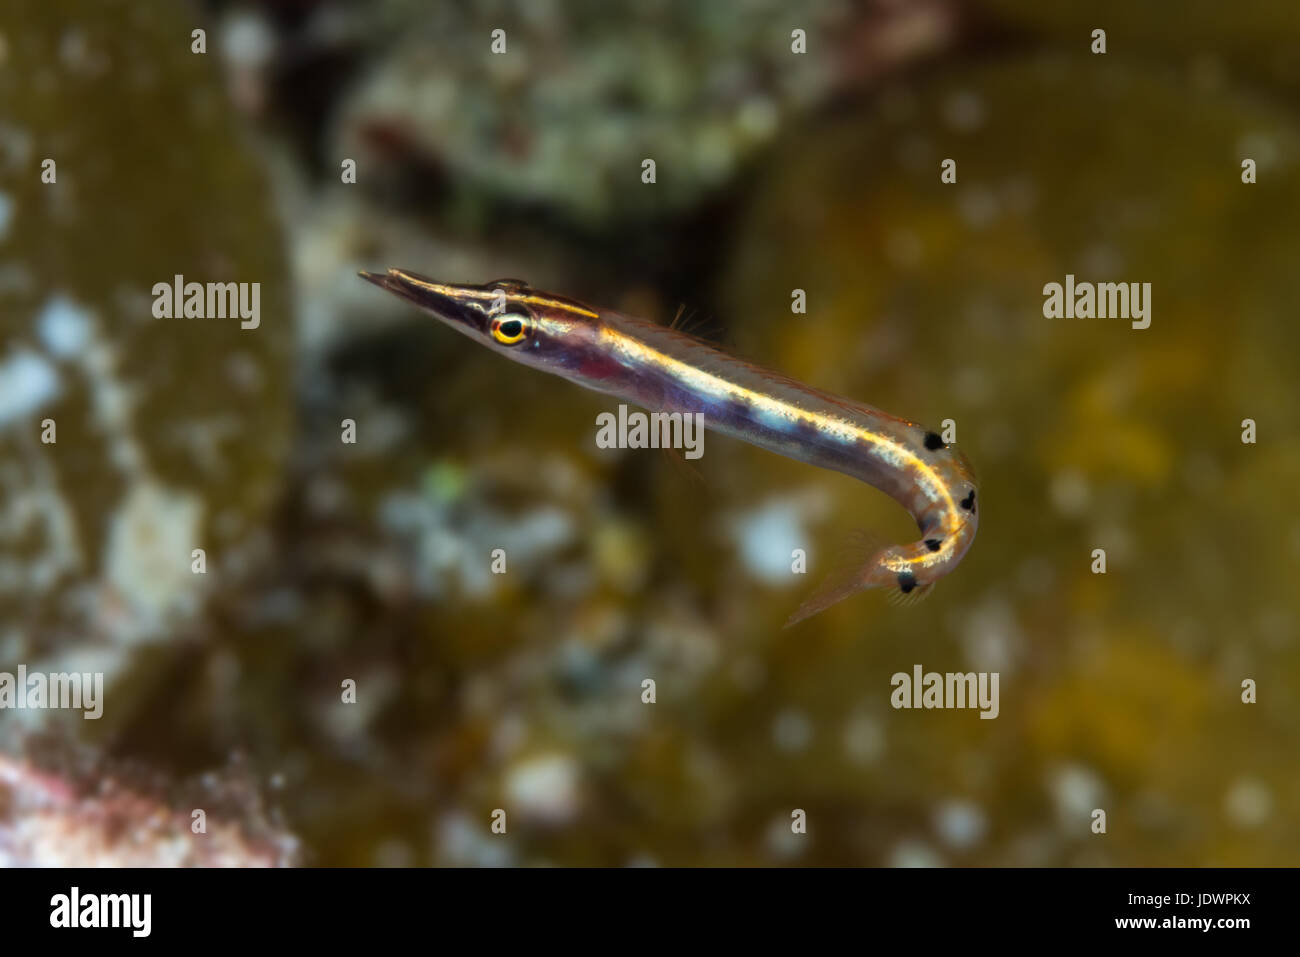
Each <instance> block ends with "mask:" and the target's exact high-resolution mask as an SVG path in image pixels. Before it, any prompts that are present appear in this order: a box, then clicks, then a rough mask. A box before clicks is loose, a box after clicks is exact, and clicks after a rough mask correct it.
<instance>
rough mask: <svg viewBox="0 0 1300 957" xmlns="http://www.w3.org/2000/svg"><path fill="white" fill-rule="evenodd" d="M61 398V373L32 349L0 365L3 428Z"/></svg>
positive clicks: (25, 350)
mask: <svg viewBox="0 0 1300 957" xmlns="http://www.w3.org/2000/svg"><path fill="white" fill-rule="evenodd" d="M58 394H59V376H58V373H56V372H55V371H54V367H53V366H52V365H50V363H49V362H48V361H46V360H45V359H43V358H42V357H41V356H40V355H38V354H37V353H35V352H33V351H31V350H30V349H22V350H19V351H18V352H15V353H14V354H13V355H11V356H10V357H9V358H8V359H6V360H4V361H3V362H0V426H4V425H7V424H9V423H10V422H13V421H15V420H16V419H21V418H24V417H25V416H28V415H31V414H32V413H33V412H35V411H36V410H37V409H39V408H41V407H42V406H44V405H45V404H46V403H48V402H50V401H51V400H53V399H54V398H56V397H57V396H58Z"/></svg>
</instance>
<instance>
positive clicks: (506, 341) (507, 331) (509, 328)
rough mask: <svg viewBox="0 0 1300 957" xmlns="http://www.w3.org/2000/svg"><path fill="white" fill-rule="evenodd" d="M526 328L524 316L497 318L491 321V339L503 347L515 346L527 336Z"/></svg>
mask: <svg viewBox="0 0 1300 957" xmlns="http://www.w3.org/2000/svg"><path fill="white" fill-rule="evenodd" d="M528 326H529V322H528V319H527V318H526V317H525V316H519V315H513V314H512V315H505V316H497V317H496V318H495V319H493V320H492V338H493V339H495V340H496V341H497V342H499V343H500V344H501V345H503V346H513V345H517V344H518V343H520V342H523V340H524V337H525V336H527V335H528Z"/></svg>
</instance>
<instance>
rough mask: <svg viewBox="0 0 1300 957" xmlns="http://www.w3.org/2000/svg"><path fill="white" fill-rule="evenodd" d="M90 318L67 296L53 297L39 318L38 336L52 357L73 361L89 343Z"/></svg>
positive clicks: (37, 320)
mask: <svg viewBox="0 0 1300 957" xmlns="http://www.w3.org/2000/svg"><path fill="white" fill-rule="evenodd" d="M91 323H92V319H91V315H90V312H89V311H87V310H86V309H83V308H82V307H81V306H79V305H77V304H76V303H75V302H73V301H72V300H71V299H69V298H67V297H66V296H53V297H51V298H50V300H49V301H48V302H47V303H46V304H45V308H44V309H42V310H41V313H40V315H39V316H37V317H36V334H37V335H38V336H40V338H41V344H42V345H43V346H45V348H46V350H48V351H49V353H50V355H52V356H54V357H55V358H56V359H71V358H72V357H74V356H76V355H77V354H79V353H80V352H81V350H82V349H84V348H85V347H86V343H87V342H89V341H90V333H91Z"/></svg>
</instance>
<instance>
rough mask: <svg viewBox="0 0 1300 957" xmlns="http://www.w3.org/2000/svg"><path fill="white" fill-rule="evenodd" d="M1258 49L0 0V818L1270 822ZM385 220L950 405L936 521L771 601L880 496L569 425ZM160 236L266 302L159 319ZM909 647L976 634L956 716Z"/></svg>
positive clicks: (758, 346)
mask: <svg viewBox="0 0 1300 957" xmlns="http://www.w3.org/2000/svg"><path fill="white" fill-rule="evenodd" d="M1097 28H1102V29H1105V30H1106V33H1107V46H1108V50H1107V52H1106V53H1105V55H1095V54H1093V53H1092V52H1090V46H1091V44H1092V37H1091V33H1092V31H1093V30H1094V29H1097ZM198 29H201V30H203V31H205V33H204V37H205V41H206V52H205V53H202V54H198V53H195V52H192V49H191V45H192V43H193V42H194V41H193V40H192V31H194V30H198ZM495 29H503V30H505V31H506V36H507V52H506V53H505V54H502V55H492V54H491V53H490V44H491V34H492V31H493V30H495ZM794 29H801V30H804V31H806V35H807V53H804V54H794V53H792V52H791V31H792V30H794ZM1297 48H1300V20H1298V19H1297V18H1296V16H1295V10H1294V5H1293V4H1292V3H1289V2H1286V0H1276V2H1260V0H1243V2H1240V3H1236V4H1232V5H1227V6H1225V5H1222V4H1219V3H1211V2H1209V0H1187V2H1183V3H1178V4H1172V3H1171V4H1161V3H1149V4H1132V3H1128V2H1121V0H1105V2H1095V3H1090V4H1069V5H1058V4H1047V5H1045V4H1042V3H1038V2H1031V0H983V2H971V3H965V2H957V0H916V2H891V0H875V2H860V3H853V2H846V0H795V2H781V0H746V2H743V3H735V4H712V3H694V2H688V0H653V2H646V3H638V4H632V5H622V4H618V5H615V4H609V3H603V2H597V0H572V2H564V0H553V2H523V0H520V2H480V3H474V4H429V3H423V2H417V0H375V2H366V3H360V2H357V3H351V2H341V0H268V2H265V3H252V2H246V3H235V2H224V0H211V2H207V3H193V4H187V3H175V2H170V0H168V2H163V0H142V2H135V3H127V2H124V0H116V2H103V3H92V2H89V0H84V2H73V0H58V2H54V3H49V2H45V0H10V2H8V3H6V5H5V9H4V11H3V14H2V15H0V671H9V672H12V671H14V670H15V669H16V668H17V666H18V664H20V663H22V664H25V665H26V666H27V667H28V668H30V669H33V670H46V671H68V670H77V671H102V672H104V674H105V675H106V682H107V690H106V700H105V707H104V715H103V717H102V718H101V719H100V720H98V721H84V720H82V718H81V716H80V714H79V713H60V712H32V711H16V710H5V711H0V862H7V863H62V862H67V863H75V862H90V861H94V862H98V863H131V862H139V861H148V862H154V863H189V864H210V863H248V864H286V863H306V864H319V865H362V866H365V865H397V866H404V865H512V864H517V865H533V864H554V865H635V864H662V865H752V864H759V865H761V864H796V865H899V866H902V865H917V866H931V865H933V866H944V865H948V866H962V865H1074V866H1091V865H1123V866H1132V865H1294V864H1295V863H1296V862H1297V861H1298V860H1300V827H1298V826H1297V821H1298V820H1300V813H1298V812H1300V773H1298V765H1297V752H1298V748H1300V709H1298V708H1297V697H1298V692H1300V643H1298V640H1300V596H1298V594H1297V591H1296V589H1295V588H1294V585H1293V582H1292V579H1291V575H1292V574H1293V573H1294V570H1295V568H1296V566H1297V563H1300V519H1297V518H1296V517H1295V513H1294V509H1292V508H1291V507H1290V506H1291V503H1290V500H1291V498H1292V497H1293V494H1294V490H1295V489H1296V488H1298V487H1300V438H1298V436H1300V401H1298V399H1300V395H1298V393H1297V386H1296V381H1297V361H1296V355H1297V348H1298V347H1300V332H1298V331H1297V329H1298V328H1300V327H1297V324H1296V321H1295V308H1296V303H1297V301H1300V269H1297V267H1296V264H1297V263H1300V178H1298V177H1300V102H1298V100H1297V97H1300V58H1297V57H1296V55H1295V51H1296V50H1297ZM645 157H652V158H654V159H655V160H656V163H657V182H656V183H655V184H654V185H646V184H643V183H642V181H641V161H642V159H643V158H645ZM947 157H953V158H955V159H956V160H957V163H958V182H957V183H956V184H955V185H945V184H942V183H940V180H939V166H940V163H941V161H942V160H943V159H944V158H947ZM1246 157H1251V158H1254V159H1255V160H1256V161H1257V165H1258V182H1257V183H1256V184H1253V185H1245V184H1243V183H1242V181H1241V161H1242V159H1243V158H1246ZM46 158H54V159H55V160H56V161H57V182H56V183H54V184H47V183H43V182H42V181H41V162H42V160H44V159H46ZM344 160H353V161H355V163H356V182H355V183H344V182H343V181H342V176H341V169H342V166H341V164H342V163H343V162H344ZM387 266H402V267H408V268H411V269H415V270H418V271H421V272H425V273H428V274H431V275H435V276H438V277H439V278H445V279H448V280H452V281H466V282H485V281H488V280H491V279H494V278H498V277H502V276H519V277H523V278H525V279H527V280H528V281H529V282H530V283H532V284H533V285H535V286H538V287H540V288H543V289H548V290H554V291H556V292H560V293H562V294H565V295H568V296H572V297H575V298H578V299H581V300H585V301H588V302H591V303H594V304H599V305H603V306H608V307H612V308H616V309H620V310H622V311H625V312H629V313H633V314H637V315H643V316H647V317H650V318H657V319H660V320H664V321H667V320H669V319H671V318H672V317H673V315H674V313H675V312H676V311H677V309H678V307H679V306H684V307H685V308H686V309H687V310H688V311H689V312H691V313H694V314H696V315H697V316H699V317H701V318H702V319H703V320H704V321H705V322H706V323H707V324H708V325H709V326H710V327H712V329H713V330H714V332H715V333H716V336H717V337H719V338H720V339H721V340H722V341H723V342H724V343H725V344H726V345H727V347H728V348H731V349H733V350H735V351H736V352H738V353H739V354H741V355H743V356H745V357H747V358H750V359H752V360H753V361H755V362H758V363H760V364H762V365H765V366H768V367H770V368H774V369H777V370H779V371H781V372H783V373H786V374H789V375H791V376H794V377H796V378H799V379H801V380H803V381H805V382H807V383H809V384H811V385H814V386H817V387H820V388H824V389H828V390H830V391H834V392H839V393H843V394H846V395H849V396H853V397H855V398H858V399H861V400H863V401H866V402H869V403H871V404H873V405H876V406H879V407H880V408H882V409H885V410H888V411H890V412H893V413H896V414H899V415H904V416H907V417H909V418H914V419H917V420H919V421H923V422H927V423H931V424H933V425H937V424H938V423H939V422H941V421H942V420H944V419H948V418H951V419H953V420H954V421H955V422H956V423H957V428H958V441H959V443H960V444H961V446H962V448H963V450H964V451H965V452H966V453H967V454H968V455H969V456H970V457H971V459H972V460H973V461H974V463H975V465H976V467H977V470H978V472H979V475H980V479H981V490H980V497H981V503H982V516H981V529H980V533H979V537H978V539H977V540H976V542H975V545H974V546H973V548H972V550H971V552H970V554H969V555H968V556H967V558H966V559H965V560H964V562H963V563H962V565H961V566H960V568H959V569H958V570H957V571H956V572H955V573H954V574H953V575H952V576H951V577H949V578H948V579H946V580H944V581H943V582H942V583H941V584H940V585H939V587H938V588H937V589H936V593H935V595H934V596H933V597H931V598H929V599H928V600H927V601H926V602H924V603H922V604H920V605H917V606H915V607H910V608H896V607H893V606H891V605H889V604H887V603H886V602H885V601H884V599H883V598H882V597H881V596H880V595H866V596H862V597H858V598H855V599H853V600H851V601H848V602H845V603H842V604H840V605H836V606H834V607H833V608H832V609H830V610H829V611H828V612H826V613H825V614H823V615H821V616H819V617H817V618H814V619H812V620H810V621H809V622H807V623H805V624H803V625H801V626H799V627H797V628H795V629H792V630H789V631H783V630H782V629H781V623H782V622H783V621H784V620H785V617H786V616H787V615H788V614H789V612H790V611H791V610H792V609H793V608H794V607H795V606H796V605H797V604H798V603H799V601H800V600H802V598H803V597H804V596H805V595H806V593H807V592H808V591H809V590H810V589H811V588H812V586H813V585H814V584H815V582H816V580H817V579H818V578H819V577H820V576H821V574H823V573H824V572H825V571H826V569H827V567H828V564H829V562H830V561H831V557H832V555H833V554H834V552H835V549H836V547H837V545H838V543H839V541H840V539H841V538H842V537H843V535H844V534H845V532H847V531H849V530H851V529H856V528H862V527H865V528H870V529H873V530H878V531H879V532H880V533H881V534H883V535H886V536H896V539H895V540H898V541H908V540H910V539H911V537H912V536H913V534H914V530H913V528H912V527H911V522H910V520H908V518H907V517H906V515H905V513H904V512H903V511H902V509H900V508H899V507H898V506H897V505H896V504H895V503H894V502H892V501H891V500H889V499H888V498H886V497H885V496H884V495H883V494H881V493H878V492H876V491H875V490H873V489H870V488H867V487H865V486H862V485H860V484H858V483H855V482H853V481H851V480H849V479H847V478H845V477H842V476H838V475H834V474H830V473H826V472H822V471H820V470H817V469H814V468H812V467H809V466H806V465H803V464H801V463H797V462H791V461H786V460H784V459H781V458H779V457H776V456H773V455H770V454H768V453H765V452H761V451H759V450H757V449H753V448H750V447H749V446H747V445H744V444H742V443H737V442H732V441H729V440H726V439H722V438H718V437H715V436H712V435H711V436H710V437H709V439H708V440H707V441H706V449H707V454H706V455H705V456H704V458H703V459H702V460H701V462H700V463H699V465H700V472H701V474H702V483H701V484H699V485H693V484H691V482H690V480H689V479H688V478H685V477H683V476H682V475H681V474H680V472H679V471H678V470H676V469H675V468H674V467H673V466H672V464H671V463H670V462H668V461H666V460H665V459H664V458H663V457H662V456H660V455H659V454H657V453H650V452H639V451H627V452H621V453H616V452H608V451H602V450H600V449H597V448H596V446H595V442H594V434H595V425H594V423H595V417H596V415H597V414H598V413H600V412H602V411H606V410H608V409H610V408H612V407H613V403H611V402H609V401H608V400H606V399H604V398H602V397H600V396H598V395H595V394H594V393H587V392H584V391H582V390H580V389H577V388H576V387H573V386H571V385H569V384H567V383H565V382H563V381H561V380H559V379H555V378H551V377H548V376H545V375H543V374H541V373H537V372H533V371H530V370H527V369H524V368H522V367H520V366H517V365H514V364H511V363H508V362H505V361H503V360H502V359H500V358H499V357H497V356H494V355H492V354H490V353H489V351H488V350H486V349H483V348H481V347H479V346H478V345H475V344H473V343H471V342H469V341H467V340H465V339H464V338H461V337H458V336H455V335H453V334H451V333H450V332H449V331H448V330H446V329H444V328H442V327H439V326H437V325H436V324H434V323H433V322H432V321H431V320H428V319H426V318H424V317H422V316H421V315H419V314H417V313H416V312H415V311H414V310H412V309H410V308H408V307H406V306H404V305H403V304H402V303H400V302H397V301H396V300H394V299H393V298H392V297H387V296H384V295H382V294H380V293H379V292H377V291H376V290H375V289H373V288H372V287H370V286H368V285H367V284H365V283H363V282H361V281H360V280H359V279H358V278H357V277H356V271H357V270H358V269H361V268H365V269H382V268H384V267H387ZM178 273H179V274H183V275H185V277H186V278H187V279H190V280H197V281H247V282H260V283H261V314H262V315H261V324H260V326H259V327H258V328H257V329H255V330H245V329H241V328H240V325H239V322H238V321H236V320H189V321H186V320H160V319H155V318H154V317H153V316H152V314H151V311H150V307H151V295H150V289H151V287H152V286H153V284H154V283H156V282H159V281H164V282H169V281H170V280H171V277H172V276H173V275H175V274H178ZM1067 273H1073V274H1075V275H1076V276H1078V277H1079V279H1080V280H1083V279H1094V280H1103V281H1104V280H1108V279H1118V280H1125V281H1136V282H1150V283H1152V286H1153V293H1152V322H1151V327H1150V328H1149V329H1146V330H1133V329H1130V328H1129V324H1128V323H1127V322H1124V321H1119V320H1051V319H1046V318H1044V316H1043V314H1042V304H1043V294H1042V287H1043V285H1044V284H1045V283H1048V282H1062V281H1063V280H1064V276H1065V275H1066V274H1067ZM795 288H802V289H804V290H806V291H807V294H808V314H807V315H803V316H798V315H792V314H791V311H790V297H791V290H793V289H795ZM1246 418H1250V419H1254V420H1256V422H1257V424H1258V442H1257V444H1253V445H1252V444H1244V443H1243V442H1242V440H1241V433H1242V420H1243V419H1246ZM45 419H53V420H55V421H56V422H57V429H58V439H57V443H55V444H45V443H42V442H41V440H40V435H41V429H42V427H41V422H42V421H43V420H45ZM344 419H352V420H354V421H355V423H356V428H357V442H356V443H355V444H344V443H342V442H341V441H340V423H341V422H342V420H344ZM196 547H202V548H204V549H205V552H206V556H207V571H206V573H205V574H202V575H196V574H194V573H193V572H192V570H191V550H192V549H193V548H196ZM494 548H504V549H505V550H506V553H507V555H508V562H509V564H508V568H509V571H508V573H507V574H505V575H500V576H499V575H493V574H491V572H490V567H489V565H490V553H491V551H492V549H494ZM793 548H806V549H807V550H808V553H809V556H810V569H809V574H808V575H792V574H791V572H790V554H791V549H793ZM1095 548H1104V549H1105V550H1106V552H1107V556H1108V570H1107V573H1106V574H1105V575H1096V574H1093V573H1092V570H1091V565H1092V551H1093V549H1095ZM917 663H920V664H922V665H923V666H924V668H925V669H926V670H936V671H941V672H944V671H972V670H973V671H997V672H999V673H1000V674H1001V684H1000V691H1001V702H1000V715H999V717H998V718H997V719H996V720H993V721H981V720H979V719H978V718H977V714H976V713H975V712H972V711H895V710H893V709H892V708H891V707H890V703H889V696H890V691H891V687H890V676H891V675H892V674H893V673H895V672H898V671H905V672H910V671H911V669H912V667H913V665H914V664H917ZM646 678H653V679H654V680H655V682H656V685H657V688H656V690H657V700H656V702H655V703H654V704H645V703H643V702H642V681H643V680H644V679H646ZM345 679H352V680H354V681H355V682H356V684H357V702H356V703H355V704H343V703H342V702H341V701H340V684H341V682H342V681H343V680H345ZM1245 679H1253V680H1255V681H1256V682H1257V683H1258V702H1257V703H1255V704H1244V703H1242V700H1241V684H1242V681H1243V680H1245ZM199 806H203V807H208V808H210V809H211V813H212V814H213V815H214V819H215V820H219V821H220V822H222V823H221V824H220V825H219V826H213V827H212V828H211V831H212V833H211V834H210V835H209V839H208V840H206V841H204V840H203V839H198V838H193V837H192V836H191V835H189V834H188V829H187V827H186V824H187V822H188V819H189V809H190V808H193V807H199ZM496 808H502V809H505V810H506V812H507V815H508V821H509V829H508V833H507V834H506V835H495V834H493V833H491V831H490V827H489V825H490V821H491V813H492V811H493V809H496ZM795 808H800V809H803V810H804V811H806V812H807V816H808V822H809V823H808V833H807V834H806V835H795V834H793V833H791V828H790V815H791V811H792V810H793V809H795ZM1094 808H1103V809H1105V810H1106V811H1107V815H1108V821H1107V824H1108V827H1107V833H1106V834H1104V835H1097V834H1094V833H1092V831H1091V830H1090V824H1091V823H1092V821H1091V816H1090V815H1091V811H1092V809H1094ZM124 835H125V836H124ZM187 842H188V843H187Z"/></svg>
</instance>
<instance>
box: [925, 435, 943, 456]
mask: <svg viewBox="0 0 1300 957" xmlns="http://www.w3.org/2000/svg"><path fill="white" fill-rule="evenodd" d="M925 447H926V448H927V449H929V450H930V451H931V452H933V451H935V450H936V449H941V448H943V439H941V438H940V437H939V436H938V435H937V434H936V433H934V432H927V433H925Z"/></svg>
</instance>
